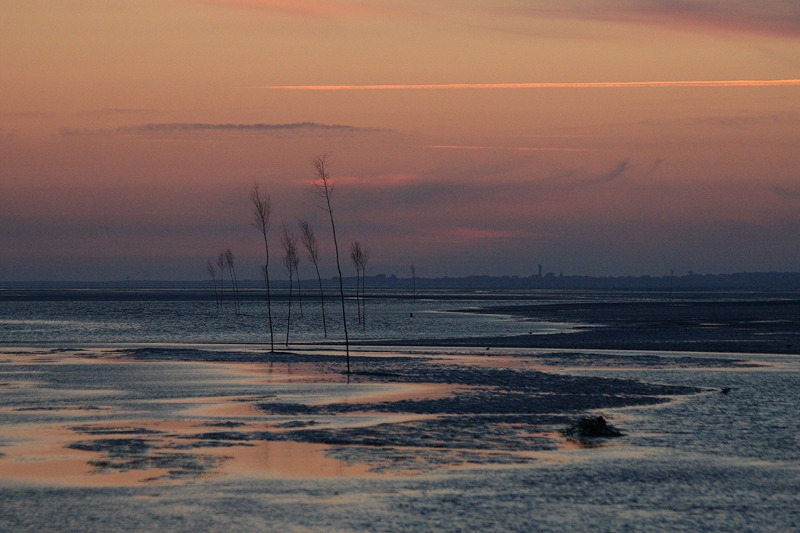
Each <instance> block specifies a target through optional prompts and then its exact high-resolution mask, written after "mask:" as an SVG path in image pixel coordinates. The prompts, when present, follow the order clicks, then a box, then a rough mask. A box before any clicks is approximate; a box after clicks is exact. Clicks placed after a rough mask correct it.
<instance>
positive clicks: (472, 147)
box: [426, 144, 593, 152]
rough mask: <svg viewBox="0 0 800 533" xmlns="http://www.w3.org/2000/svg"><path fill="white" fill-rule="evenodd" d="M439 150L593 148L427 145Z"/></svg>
mask: <svg viewBox="0 0 800 533" xmlns="http://www.w3.org/2000/svg"><path fill="white" fill-rule="evenodd" d="M426 148H434V149H439V150H510V151H515V152H590V151H592V150H593V149H591V148H557V147H538V146H462V145H444V144H434V145H430V146H426Z"/></svg>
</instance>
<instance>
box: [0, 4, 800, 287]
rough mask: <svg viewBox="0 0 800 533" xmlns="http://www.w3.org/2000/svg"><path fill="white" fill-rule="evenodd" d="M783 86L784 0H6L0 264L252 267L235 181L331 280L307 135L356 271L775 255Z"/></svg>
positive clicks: (83, 275)
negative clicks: (354, 247) (360, 266)
mask: <svg viewBox="0 0 800 533" xmlns="http://www.w3.org/2000/svg"><path fill="white" fill-rule="evenodd" d="M798 80H800V2H798V1H797V0H761V1H759V2H753V1H745V0H729V1H724V0H682V1H659V0H527V1H525V0H494V1H489V0H485V1H484V0H461V1H450V0H428V1H421V0H420V1H418V0H376V1H365V0H364V1H362V0H352V1H351V0H299V1H292V0H216V1H215V0H157V1H156V0H153V1H150V0H4V1H3V2H0V281H23V280H87V281H90V280H120V279H128V278H130V279H153V280H184V279H185V280H192V279H204V278H205V277H206V271H205V262H206V259H207V258H209V257H215V256H216V254H217V253H218V252H219V250H220V249H223V248H225V247H230V248H231V249H232V250H233V251H234V253H235V254H236V256H237V258H238V262H239V266H238V269H239V277H240V278H246V279H256V278H258V277H259V273H258V272H259V271H258V268H259V263H260V262H261V261H262V257H261V253H262V248H261V247H260V246H262V243H261V242H260V241H259V234H258V233H257V231H256V230H254V229H253V228H252V227H250V226H249V221H250V206H249V204H248V201H249V200H248V190H249V188H250V187H251V186H252V183H253V180H256V181H258V183H259V184H260V186H261V189H262V191H264V192H267V193H269V194H270V195H271V198H272V206H273V218H272V222H273V226H272V229H271V233H270V237H271V243H270V244H271V247H272V252H273V258H274V259H275V260H274V261H273V263H272V264H273V268H274V272H273V276H274V277H275V278H281V277H285V276H284V275H283V272H282V271H281V270H280V268H279V265H280V262H279V261H278V260H277V259H278V256H279V253H280V250H279V240H278V235H279V232H280V226H281V223H283V222H286V223H287V224H291V225H294V226H296V221H297V218H298V217H304V218H307V219H308V220H309V221H310V222H311V223H312V226H313V227H314V228H315V229H316V231H317V233H318V235H319V237H320V239H321V240H323V243H324V247H323V251H322V261H323V263H324V265H323V266H324V271H323V275H326V276H332V275H333V274H334V272H335V264H334V263H333V258H332V246H331V245H330V233H329V228H328V227H327V226H326V219H325V218H324V213H323V212H322V210H321V209H319V206H318V202H317V201H316V199H315V197H314V195H313V194H312V188H311V180H312V178H313V167H312V165H311V163H310V161H311V158H312V157H313V156H315V155H319V154H325V153H327V154H329V156H328V161H329V164H330V170H331V172H332V175H333V177H334V179H335V180H336V182H337V185H336V189H335V193H334V198H333V203H334V209H335V216H336V218H337V224H338V228H337V230H338V231H339V238H340V240H341V241H343V242H345V243H349V242H350V241H353V240H358V241H360V242H361V243H362V245H364V246H367V247H369V248H370V249H371V251H372V260H371V262H370V264H369V272H368V273H369V274H378V273H384V274H387V275H390V274H392V273H395V274H397V275H398V276H402V277H408V276H409V275H410V272H409V268H408V267H409V265H410V264H411V263H414V264H415V265H416V267H417V275H418V276H423V277H434V276H444V275H448V276H462V275H470V274H495V275H500V274H508V275H519V276H528V275H531V274H533V273H534V272H535V271H536V266H537V264H539V263H541V264H542V265H543V267H544V270H545V272H548V271H553V272H555V273H559V272H563V273H564V275H572V274H581V275H583V274H587V275H641V274H651V275H663V274H665V273H668V272H669V271H670V270H672V269H674V270H675V272H676V274H685V273H686V272H687V271H688V270H693V271H695V272H698V273H708V272H711V273H727V272H740V271H771V270H775V271H798V270H800V81H798ZM645 82H647V83H645ZM682 82H713V83H682ZM307 267H308V264H307V263H306V264H305V267H304V266H303V265H302V264H301V269H303V268H307ZM350 270H352V269H348V272H350ZM351 274H352V273H351ZM304 276H308V277H311V276H312V271H311V270H310V269H308V270H306V271H305V273H304Z"/></svg>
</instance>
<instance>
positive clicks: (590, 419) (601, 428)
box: [561, 416, 622, 437]
mask: <svg viewBox="0 0 800 533" xmlns="http://www.w3.org/2000/svg"><path fill="white" fill-rule="evenodd" d="M561 433H563V434H564V435H566V436H568V437H573V436H577V437H621V436H622V433H621V432H620V431H619V430H617V428H615V427H614V426H612V425H611V424H609V423H608V422H606V419H605V418H603V417H602V416H585V417H583V418H581V419H580V420H578V421H577V422H576V423H574V424H572V425H571V426H570V427H568V428H567V429H565V430H563V431H562V432H561Z"/></svg>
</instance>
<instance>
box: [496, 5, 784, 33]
mask: <svg viewBox="0 0 800 533" xmlns="http://www.w3.org/2000/svg"><path fill="white" fill-rule="evenodd" d="M488 11H490V12H494V13H502V14H506V15H514V16H529V17H535V18H566V19H583V20H598V21H607V22H633V23H645V24H656V25H664V26H678V27H683V28H688V29H699V30H708V29H716V30H724V31H737V32H748V33H758V34H768V35H783V36H790V37H800V4H798V3H797V2H796V1H795V0H761V1H758V2H753V1H749V0H748V1H746V0H675V1H671V2H665V1H663V0H539V1H535V2H524V3H523V2H519V1H515V0H511V1H508V2H504V3H503V4H501V5H498V6H492V7H491V8H488Z"/></svg>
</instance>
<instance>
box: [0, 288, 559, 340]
mask: <svg viewBox="0 0 800 533" xmlns="http://www.w3.org/2000/svg"><path fill="white" fill-rule="evenodd" d="M0 296H1V295H0ZM146 296H147V294H145V295H143V296H142V298H145V297H146ZM457 296H458V298H454V299H449V298H441V297H439V298H435V299H434V298H419V299H417V300H416V301H414V300H411V299H408V298H393V297H371V298H368V299H367V301H366V310H365V317H366V318H365V320H364V321H363V322H360V321H359V311H358V308H357V306H356V303H355V300H354V299H352V298H351V299H348V300H347V313H348V319H347V320H348V333H349V335H350V338H351V339H352V340H354V341H358V340H370V339H381V340H391V339H404V340H418V339H434V338H441V337H480V336H487V335H520V334H528V333H533V334H545V333H552V332H560V331H568V330H570V329H571V328H572V327H573V326H574V324H563V323H553V322H531V321H526V320H522V319H519V318H511V317H506V316H502V315H478V314H464V313H452V312H448V311H450V310H452V309H455V308H457V309H466V308H470V307H477V306H479V305H484V304H487V303H488V304H500V303H502V302H503V301H504V300H503V299H502V295H495V296H491V295H489V296H487V295H485V294H483V293H480V294H475V296H474V297H473V298H470V297H469V295H464V294H457ZM522 301H523V302H525V301H528V300H522ZM325 312H326V315H325V316H326V325H327V330H328V337H327V338H326V337H325V336H324V331H323V327H322V308H321V306H320V301H319V299H318V298H309V297H308V296H306V297H305V298H304V300H303V313H302V315H301V314H300V306H299V302H298V301H297V300H296V299H295V300H294V301H293V303H292V314H291V321H290V322H289V342H290V343H291V344H293V343H308V342H323V341H326V340H327V341H333V342H340V341H342V340H343V337H344V331H343V329H342V320H341V307H340V304H339V301H338V300H335V299H333V298H328V299H326V302H325ZM412 315H413V316H412ZM272 316H273V332H274V336H275V343H276V344H278V343H280V344H284V343H285V342H286V337H287V319H288V318H289V316H288V303H287V301H286V300H285V299H281V300H278V299H276V300H275V301H274V302H273V305H272ZM266 342H269V327H268V319H267V306H266V303H265V302H263V301H262V300H260V299H258V300H252V299H246V300H243V301H242V302H241V312H240V313H239V314H236V313H234V310H233V303H232V302H229V301H225V302H223V306H222V307H221V308H218V307H217V306H216V305H215V302H214V301H213V300H212V301H204V300H200V301H194V300H158V299H151V300H146V299H145V300H93V301H83V300H79V299H75V300H63V301H38V300H35V299H31V300H24V299H23V300H15V301H4V300H3V299H2V298H0V344H10V345H25V344H35V345H43V344H47V343H50V344H59V345H68V344H71V343H75V344H79V345H84V346H85V345H88V344H92V345H98V344H120V343H222V344H231V343H266Z"/></svg>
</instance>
